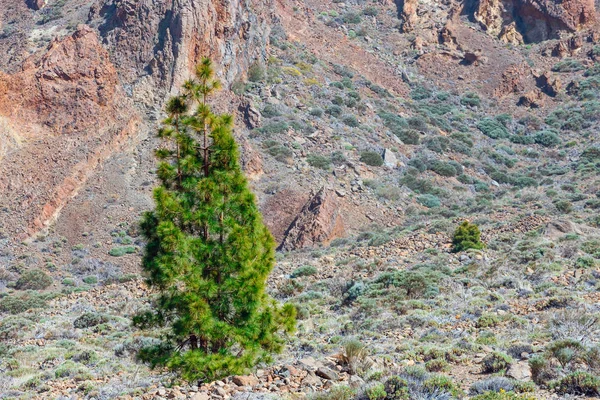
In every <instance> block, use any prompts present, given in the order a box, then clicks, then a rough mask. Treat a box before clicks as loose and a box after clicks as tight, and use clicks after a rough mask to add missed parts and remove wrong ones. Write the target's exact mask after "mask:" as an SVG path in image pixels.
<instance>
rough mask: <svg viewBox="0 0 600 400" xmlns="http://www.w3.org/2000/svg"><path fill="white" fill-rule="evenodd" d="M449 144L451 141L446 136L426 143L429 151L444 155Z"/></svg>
mask: <svg viewBox="0 0 600 400" xmlns="http://www.w3.org/2000/svg"><path fill="white" fill-rule="evenodd" d="M449 144H450V140H449V139H448V138H446V137H444V136H435V137H431V138H428V139H427V140H426V141H425V146H426V147H427V148H428V149H429V150H431V151H435V152H436V153H443V152H444V151H446V150H447V149H448V146H449Z"/></svg>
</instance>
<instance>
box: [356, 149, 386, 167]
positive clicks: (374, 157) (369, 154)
mask: <svg viewBox="0 0 600 400" xmlns="http://www.w3.org/2000/svg"><path fill="white" fill-rule="evenodd" d="M360 161H362V162H363V163H365V164H367V165H370V166H371V167H381V166H382V165H383V157H381V154H379V153H378V152H376V151H363V152H362V153H360Z"/></svg>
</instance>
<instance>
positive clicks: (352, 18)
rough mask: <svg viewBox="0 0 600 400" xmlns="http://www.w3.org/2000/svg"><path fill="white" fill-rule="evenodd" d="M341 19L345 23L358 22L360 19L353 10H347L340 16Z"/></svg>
mask: <svg viewBox="0 0 600 400" xmlns="http://www.w3.org/2000/svg"><path fill="white" fill-rule="evenodd" d="M342 21H344V23H346V24H360V21H361V19H360V15H359V14H356V13H354V12H347V13H346V14H344V16H343V17H342Z"/></svg>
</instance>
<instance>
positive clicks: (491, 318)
mask: <svg viewBox="0 0 600 400" xmlns="http://www.w3.org/2000/svg"><path fill="white" fill-rule="evenodd" d="M499 323H500V318H498V316H497V315H494V314H484V315H482V316H481V317H479V318H478V319H477V323H476V324H475V326H476V327H477V328H492V327H494V326H497V325H498V324H499Z"/></svg>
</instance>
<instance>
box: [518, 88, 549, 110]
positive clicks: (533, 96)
mask: <svg viewBox="0 0 600 400" xmlns="http://www.w3.org/2000/svg"><path fill="white" fill-rule="evenodd" d="M517 105H519V106H523V107H529V108H540V107H543V106H544V100H543V98H542V93H541V92H539V91H537V90H532V91H530V92H527V93H525V94H524V95H523V96H521V97H520V98H519V102H518V103H517Z"/></svg>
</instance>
